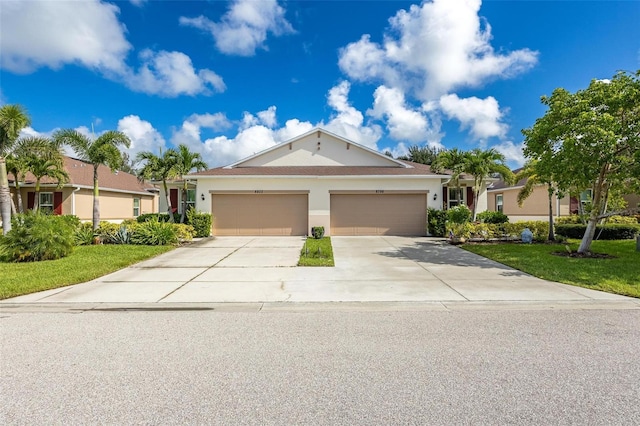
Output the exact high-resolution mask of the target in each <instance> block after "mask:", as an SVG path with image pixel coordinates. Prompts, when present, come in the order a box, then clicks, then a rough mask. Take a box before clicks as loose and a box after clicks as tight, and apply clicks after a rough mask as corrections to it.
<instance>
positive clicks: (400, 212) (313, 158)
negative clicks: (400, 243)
mask: <svg viewBox="0 0 640 426" xmlns="http://www.w3.org/2000/svg"><path fill="white" fill-rule="evenodd" d="M184 178H186V179H190V180H193V181H195V182H196V208H197V209H198V210H200V211H204V212H210V213H212V215H213V235H309V234H310V232H311V228H312V227H315V226H323V227H324V228H325V234H326V235H416V236H419V235H426V223H427V208H429V207H432V208H435V209H442V208H443V207H445V206H448V205H449V203H451V197H449V196H448V195H449V194H448V193H447V192H448V191H443V185H444V184H445V183H446V182H448V181H449V179H450V176H449V175H446V174H438V173H434V172H432V171H431V168H430V167H429V166H427V165H423V164H417V163H412V162H408V161H400V160H396V159H393V158H391V157H389V156H386V155H384V154H381V153H379V152H377V151H374V150H372V149H369V148H367V147H364V146H362V145H359V144H357V143H355V142H352V141H350V140H347V139H345V138H343V137H341V136H338V135H335V134H333V133H330V132H328V131H326V130H323V129H319V128H317V129H314V130H312V131H310V132H307V133H305V134H303V135H301V136H298V137H295V138H293V139H291V140H289V141H286V142H284V143H281V144H279V145H275V146H273V147H271V148H269V149H267V150H265V151H262V152H260V153H258V154H255V155H252V156H250V157H248V158H245V159H243V160H240V161H238V162H236V163H233V164H231V165H228V166H224V167H218V168H214V169H210V170H206V171H202V172H198V173H193V174H189V175H187V176H185V177H184ZM465 185H468V182H466V181H465ZM462 192H463V199H464V201H465V202H467V203H469V202H471V203H473V202H474V200H473V199H472V197H471V196H470V195H468V194H470V192H471V191H468V190H467V189H466V188H465V190H463V191H462ZM453 194H455V192H454V193H453ZM483 210H486V190H485V189H484V188H483V190H482V192H481V196H480V197H479V200H478V211H483Z"/></svg>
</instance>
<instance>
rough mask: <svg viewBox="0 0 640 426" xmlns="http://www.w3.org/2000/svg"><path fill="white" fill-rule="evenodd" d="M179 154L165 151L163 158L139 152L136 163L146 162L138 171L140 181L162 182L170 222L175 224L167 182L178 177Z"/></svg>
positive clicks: (147, 152)
mask: <svg viewBox="0 0 640 426" xmlns="http://www.w3.org/2000/svg"><path fill="white" fill-rule="evenodd" d="M178 156H179V154H178V152H177V151H176V150H174V149H169V150H167V151H165V153H164V154H161V156H157V155H155V154H154V153H153V152H150V151H143V152H139V153H138V156H137V157H136V161H140V162H144V165H143V166H142V168H141V169H140V170H139V171H138V178H139V179H146V180H155V181H162V188H163V189H164V196H165V199H166V202H167V213H168V214H169V221H170V222H173V221H174V220H173V208H172V206H171V197H170V196H169V188H168V187H167V180H169V179H175V178H176V177H178V176H179V175H178V173H177V172H176V163H177V160H176V159H177V158H178Z"/></svg>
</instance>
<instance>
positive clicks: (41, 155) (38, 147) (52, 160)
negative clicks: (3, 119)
mask: <svg viewBox="0 0 640 426" xmlns="http://www.w3.org/2000/svg"><path fill="white" fill-rule="evenodd" d="M18 144H19V145H20V150H19V151H20V155H21V156H22V157H23V161H24V163H25V164H26V167H27V168H26V170H27V171H29V172H31V174H33V176H34V177H35V178H36V184H35V197H34V204H33V210H34V211H38V210H39V209H40V182H41V180H42V178H43V177H49V178H52V179H54V180H55V181H56V182H57V186H58V188H61V187H62V185H64V184H65V183H67V182H68V181H69V174H68V173H67V171H66V170H65V168H64V155H63V154H62V150H61V148H60V145H59V144H58V143H56V142H55V141H53V140H51V139H49V138H43V137H29V138H25V139H21V140H19V141H18Z"/></svg>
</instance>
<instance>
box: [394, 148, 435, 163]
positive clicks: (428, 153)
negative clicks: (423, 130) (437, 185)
mask: <svg viewBox="0 0 640 426" xmlns="http://www.w3.org/2000/svg"><path fill="white" fill-rule="evenodd" d="M440 152H441V150H439V149H438V148H434V147H431V146H418V145H413V146H411V147H409V154H408V155H404V156H402V157H398V159H399V160H406V161H413V162H414V163H420V164H426V165H431V164H432V163H433V162H434V161H435V159H436V157H437V156H438V154H439V153H440Z"/></svg>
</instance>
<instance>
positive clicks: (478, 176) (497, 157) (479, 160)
mask: <svg viewBox="0 0 640 426" xmlns="http://www.w3.org/2000/svg"><path fill="white" fill-rule="evenodd" d="M505 161H506V159H505V157H504V155H502V154H500V153H499V152H498V151H496V150H495V149H493V148H492V149H487V150H482V149H478V148H476V149H474V150H472V151H471V152H468V153H467V156H466V164H465V165H464V171H465V172H466V173H468V174H470V175H471V176H473V194H474V197H475V198H474V200H476V202H474V203H473V220H474V221H475V220H476V211H477V209H478V202H477V200H478V197H479V195H480V190H481V189H482V183H483V182H484V181H485V180H486V179H487V178H489V177H492V176H495V175H498V176H500V177H502V179H503V180H504V181H505V182H507V183H508V184H511V183H513V178H514V176H513V172H512V171H511V169H509V167H507V165H506V164H505Z"/></svg>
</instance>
